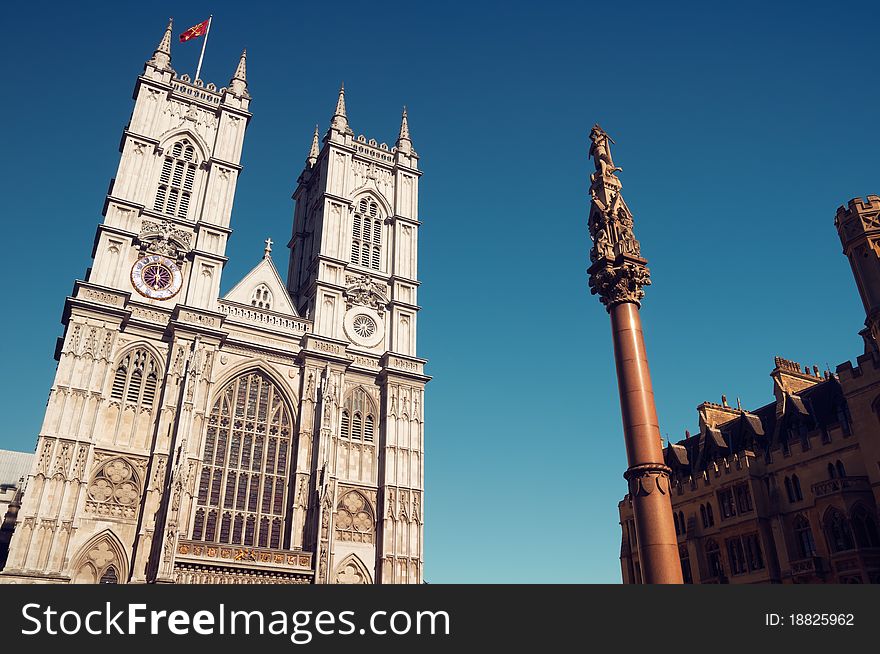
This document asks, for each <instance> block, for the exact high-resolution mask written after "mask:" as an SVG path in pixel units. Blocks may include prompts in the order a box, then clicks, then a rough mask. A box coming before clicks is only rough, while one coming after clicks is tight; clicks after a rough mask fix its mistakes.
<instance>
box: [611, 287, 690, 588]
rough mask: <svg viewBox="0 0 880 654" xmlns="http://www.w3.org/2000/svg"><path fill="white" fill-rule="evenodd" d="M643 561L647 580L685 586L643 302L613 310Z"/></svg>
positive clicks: (632, 493)
mask: <svg viewBox="0 0 880 654" xmlns="http://www.w3.org/2000/svg"><path fill="white" fill-rule="evenodd" d="M610 314H611V332H612V338H613V340H614V360H615V364H616V365H617V385H618V388H619V390H620V410H621V413H622V416H623V435H624V440H625V441H626V456H627V461H628V463H629V469H628V470H627V471H626V474H625V475H624V476H625V477H626V479H627V481H628V482H629V491H630V497H631V498H632V503H633V516H634V518H635V525H636V536H637V538H638V548H639V560H640V562H641V568H642V574H643V576H644V579H645V583H649V584H680V583H682V576H681V561H680V560H679V558H678V540H677V538H676V535H675V527H674V525H673V521H672V500H671V496H670V489H671V484H670V477H669V468H667V467H666V465H665V464H664V462H663V445H662V443H661V441H660V426H659V424H658V421H657V409H656V408H655V406H654V389H653V388H652V386H651V373H650V371H649V369H648V356H647V354H646V353H645V340H644V337H643V334H642V321H641V318H640V316H639V308H638V305H636V304H634V303H632V302H624V303H622V304H617V305H614V306H613V307H612V308H611V311H610Z"/></svg>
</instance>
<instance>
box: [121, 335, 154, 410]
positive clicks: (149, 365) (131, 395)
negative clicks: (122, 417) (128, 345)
mask: <svg viewBox="0 0 880 654" xmlns="http://www.w3.org/2000/svg"><path fill="white" fill-rule="evenodd" d="M158 383H159V371H158V366H157V365H156V360H155V359H154V358H153V355H152V354H150V352H149V351H147V350H145V349H140V348H139V349H135V350H131V351H130V352H129V353H128V354H126V355H125V356H124V357H123V358H122V360H121V361H120V362H119V364H118V365H117V366H116V370H115V372H114V373H113V386H112V388H111V389H110V399H112V400H116V401H119V402H125V403H126V404H130V405H135V406H139V407H147V408H151V407H152V406H153V404H154V403H155V402H156V390H157V386H158Z"/></svg>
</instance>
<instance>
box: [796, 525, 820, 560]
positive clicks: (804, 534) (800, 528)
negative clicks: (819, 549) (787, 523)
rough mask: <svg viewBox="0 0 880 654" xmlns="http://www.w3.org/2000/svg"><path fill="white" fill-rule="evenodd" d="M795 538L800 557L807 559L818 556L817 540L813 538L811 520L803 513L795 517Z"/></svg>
mask: <svg viewBox="0 0 880 654" xmlns="http://www.w3.org/2000/svg"><path fill="white" fill-rule="evenodd" d="M794 539H795V543H796V544H797V551H798V558H801V559H806V558H809V557H811V556H816V542H815V541H814V540H813V530H812V528H811V527H810V521H809V520H807V519H806V518H805V517H804V516H802V515H799V516H798V517H797V518H795V519H794Z"/></svg>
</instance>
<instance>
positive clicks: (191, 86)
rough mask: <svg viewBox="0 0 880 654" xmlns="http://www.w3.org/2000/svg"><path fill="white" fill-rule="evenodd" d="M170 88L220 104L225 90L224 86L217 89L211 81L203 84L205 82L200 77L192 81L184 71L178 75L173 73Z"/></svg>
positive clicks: (198, 98) (210, 102)
mask: <svg viewBox="0 0 880 654" xmlns="http://www.w3.org/2000/svg"><path fill="white" fill-rule="evenodd" d="M171 88H173V89H174V90H175V91H177V92H178V93H182V94H183V95H188V96H190V97H192V98H195V99H196V100H202V101H204V102H207V103H209V104H216V105H219V104H220V99H221V98H222V95H223V93H224V92H225V91H226V87H225V86H224V87H223V88H220V89H218V88H217V86H216V85H215V84H214V83H213V82H209V83H208V85H207V86H205V83H204V82H203V81H202V80H200V79H197V80H195V81H193V80H191V79H190V77H189V75H187V74H186V73H184V74H183V75H180V76H179V77H178V76H177V75H176V74H175V76H174V77H173V78H172V80H171Z"/></svg>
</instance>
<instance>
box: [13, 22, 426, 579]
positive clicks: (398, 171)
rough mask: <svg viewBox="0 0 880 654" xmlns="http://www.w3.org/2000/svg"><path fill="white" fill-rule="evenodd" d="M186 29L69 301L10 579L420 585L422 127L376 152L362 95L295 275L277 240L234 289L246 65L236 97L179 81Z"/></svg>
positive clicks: (125, 155)
mask: <svg viewBox="0 0 880 654" xmlns="http://www.w3.org/2000/svg"><path fill="white" fill-rule="evenodd" d="M171 37H172V26H171V23H170V22H169V24H168V27H167V29H166V30H165V33H164V36H163V37H162V39H161V41H160V43H159V45H158V46H157V48H156V50H155V52H154V53H153V56H152V57H151V58H150V59H149V61H147V62H146V64H145V65H144V72H143V74H142V75H140V76H139V77H138V78H137V82H136V84H135V90H134V109H133V112H132V116H131V119H130V121H129V124H128V126H127V127H126V128H125V130H124V132H123V138H122V143H121V146H120V152H121V156H120V163H119V168H118V171H117V174H116V177H115V178H114V180H113V182H112V183H111V185H110V190H109V192H108V194H107V198H106V200H105V202H104V209H103V215H104V220H103V222H102V224H100V225H99V226H98V230H97V235H96V237H95V245H94V248H93V251H92V256H93V259H94V263H93V265H92V267H91V268H89V270H88V271H87V272H86V275H85V279H84V280H79V281H77V282H76V283H75V284H74V290H73V293H72V295H71V297H68V298H67V300H66V303H65V308H64V313H63V324H64V335H63V336H62V337H61V338H60V339H59V341H58V346H57V348H56V358H57V359H58V367H57V370H56V375H55V379H54V382H53V385H52V388H51V390H50V394H49V401H48V404H47V407H46V414H45V418H44V421H43V425H42V427H41V431H40V435H39V438H38V441H37V447H36V456H35V460H34V466H33V468H32V470H31V474H30V476H29V478H28V482H27V486H26V489H25V492H24V497H23V499H22V503H21V509H20V511H19V513H18V521H17V523H16V528H15V531H14V534H13V537H12V541H11V543H10V550H9V558H8V560H7V563H6V567H5V568H4V569H3V572H2V574H0V582H4V581H5V582H8V581H31V582H34V581H36V582H47V583H51V582H54V583H69V582H73V583H94V582H98V581H101V582H103V583H139V582H141V583H142V582H160V583H161V582H187V583H220V582H222V583H268V582H272V583H383V582H384V583H395V582H409V583H418V582H421V580H422V561H423V559H422V490H423V484H422V452H423V447H422V433H423V432H422V415H423V414H422V406H423V389H424V385H425V383H426V382H427V381H428V377H426V376H424V371H423V368H424V363H425V362H424V361H423V360H421V359H417V358H415V356H414V353H415V316H416V312H417V310H418V306H417V305H416V298H415V291H416V287H417V285H418V282H417V278H416V268H415V265H416V264H415V261H416V260H415V256H416V230H417V227H418V221H417V214H416V197H417V195H416V184H417V181H418V176H419V174H420V173H419V171H418V170H417V165H416V163H417V158H416V155H415V152H413V151H412V144H411V141H410V139H409V134H408V128H407V126H406V118H405V117H404V123H403V126H402V127H401V136H400V138H399V139H398V144H397V147H396V148H394V149H392V150H389V149H388V148H387V146H384V145H383V146H378V145H376V144H375V142H374V141H371V142H370V144H368V143H367V142H366V141H365V140H364V139H363V137H360V138H359V139H354V138H353V135H352V133H351V131H350V130H349V129H348V124H347V119H346V117H345V106H344V100H343V98H342V97H341V96H340V101H339V106H338V107H337V110H336V114H335V115H334V117H333V124H332V126H331V129H330V131H329V132H328V134H327V137H325V143H324V148H323V149H319V147H318V143H317V140H315V142H314V143H313V147H312V151H311V152H310V154H309V158H308V160H307V164H306V169H305V170H304V172H303V174H302V176H301V177H300V182H299V187H298V189H297V191H296V194H295V198H296V201H297V202H296V218H295V223H296V227H295V229H294V232H295V234H294V238H293V239H292V240H291V243H290V247H291V261H292V262H295V263H292V265H291V269H290V270H291V278H290V279H289V280H288V284H286V285H285V283H284V282H283V281H282V279H281V277H280V275H279V274H278V271H277V269H276V268H275V264H274V262H273V259H272V255H271V239H267V241H266V247H265V249H264V251H263V256H262V257H261V258H260V259H259V261H258V263H257V265H256V266H255V267H254V268H253V269H252V270H251V272H249V273H248V274H247V275H246V276H245V277H244V278H243V279H241V280H240V281H239V282H238V283H236V284H235V285H234V286H233V287H232V289H231V290H230V291H229V292H228V293H226V294H225V295H224V296H222V297H221V296H220V277H221V273H222V271H223V267H224V264H225V262H226V255H225V252H226V242H227V239H228V238H229V237H230V235H231V233H232V230H231V229H230V218H231V213H232V205H233V199H234V196H235V188H236V183H237V180H238V176H239V175H240V173H241V171H242V168H241V165H240V160H241V154H242V146H243V141H244V134H245V130H246V128H247V125H248V123H249V121H250V118H251V114H250V112H249V105H250V100H251V96H250V94H249V92H248V85H247V71H246V54H245V53H242V55H241V58H240V60H239V62H238V65H237V66H236V67H235V71H234V73H233V75H232V78H231V80H230V82H229V84H228V85H227V86H226V87H224V88H219V89H218V88H217V87H216V86H215V85H214V84H204V83H203V82H202V81H201V80H191V79H190V78H189V76H188V75H178V74H177V73H176V72H175V71H174V70H173V69H172V68H171ZM368 230H369V231H368ZM353 235H356V237H355V238H354V240H351V239H352V236H353ZM355 244H357V247H358V248H363V249H362V250H361V249H358V258H357V260H355V261H352V260H350V259H349V258H348V257H346V256H344V255H343V252H347V251H349V250H351V251H352V252H353V251H354V250H353V248H354V247H355ZM361 252H368V253H369V258H364V257H363V256H361Z"/></svg>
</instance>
